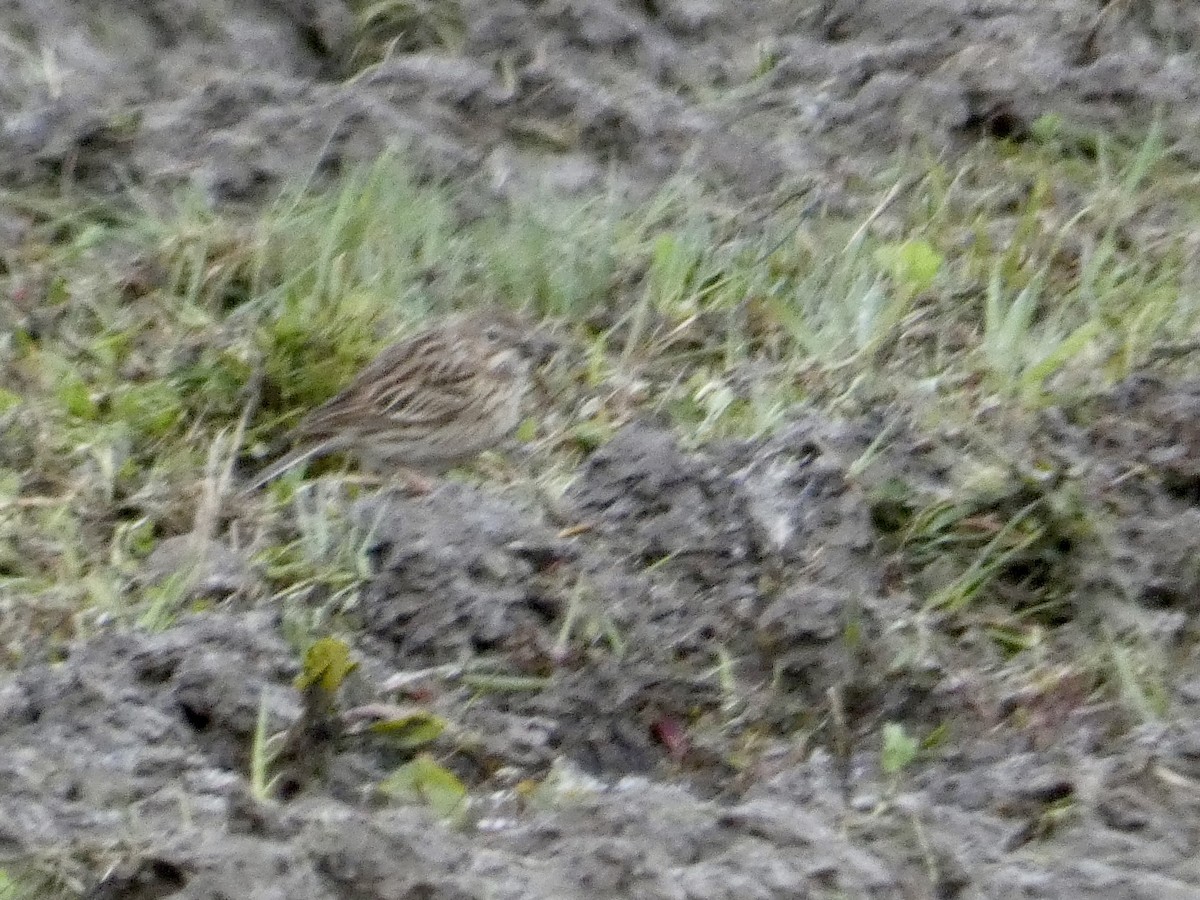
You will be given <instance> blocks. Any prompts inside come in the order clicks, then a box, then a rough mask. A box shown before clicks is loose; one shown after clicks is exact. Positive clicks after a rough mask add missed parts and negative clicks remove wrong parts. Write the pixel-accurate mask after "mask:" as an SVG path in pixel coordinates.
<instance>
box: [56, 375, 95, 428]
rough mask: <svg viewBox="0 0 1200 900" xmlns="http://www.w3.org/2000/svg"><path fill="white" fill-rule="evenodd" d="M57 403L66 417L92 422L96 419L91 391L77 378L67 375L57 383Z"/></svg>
mask: <svg viewBox="0 0 1200 900" xmlns="http://www.w3.org/2000/svg"><path fill="white" fill-rule="evenodd" d="M58 401H59V403H61V404H62V405H63V408H64V409H65V410H66V411H67V414H68V415H72V416H75V417H77V418H80V419H87V420H89V421H92V420H94V419H95V418H96V401H95V400H94V399H92V392H91V389H90V388H89V387H88V386H87V384H86V383H85V382H84V381H83V379H81V378H80V377H79V376H77V375H76V376H71V375H67V376H66V377H64V378H63V379H62V381H60V382H59V385H58Z"/></svg>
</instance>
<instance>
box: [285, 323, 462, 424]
mask: <svg viewBox="0 0 1200 900" xmlns="http://www.w3.org/2000/svg"><path fill="white" fill-rule="evenodd" d="M478 377H479V361H478V360H473V359H471V358H470V356H469V355H468V353H467V352H466V351H465V350H464V349H463V348H462V347H459V346H457V345H455V344H454V343H453V342H452V341H447V340H446V339H445V338H444V337H443V336H442V335H440V334H423V335H418V336H416V337H414V338H410V339H409V340H407V341H402V342H401V343H399V344H397V345H395V346H393V347H390V348H388V349H387V350H385V351H384V352H383V353H381V354H380V355H379V356H378V357H377V358H376V359H375V360H374V361H373V362H372V363H370V364H369V365H368V366H367V367H366V368H365V369H363V371H362V372H361V373H359V375H358V376H357V377H356V378H355V379H354V381H352V382H351V383H350V384H349V385H348V386H347V387H346V388H345V389H344V390H343V391H342V392H341V393H340V394H338V395H337V396H335V397H333V398H332V399H331V400H328V401H326V402H325V403H323V404H322V405H321V406H319V407H317V408H316V409H314V410H313V411H312V412H311V413H310V414H309V415H308V416H307V417H306V418H305V419H304V421H303V422H302V423H301V424H300V425H299V426H298V427H297V431H301V432H302V433H303V434H304V435H306V436H318V435H328V434H332V433H337V432H340V431H344V430H346V429H349V428H361V429H363V430H368V431H369V430H373V429H376V428H399V429H405V430H412V431H418V430H420V429H424V428H435V427H438V426H440V425H444V424H445V423H447V422H450V421H453V420H454V419H456V418H457V417H459V416H460V415H461V414H462V412H463V410H464V409H466V408H467V407H468V406H469V405H470V403H471V397H472V393H473V388H472V382H473V381H474V380H476V379H477V378H478Z"/></svg>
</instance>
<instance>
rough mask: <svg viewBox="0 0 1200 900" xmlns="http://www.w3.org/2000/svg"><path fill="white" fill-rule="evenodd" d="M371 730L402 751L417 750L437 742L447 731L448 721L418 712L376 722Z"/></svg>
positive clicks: (421, 711)
mask: <svg viewBox="0 0 1200 900" xmlns="http://www.w3.org/2000/svg"><path fill="white" fill-rule="evenodd" d="M370 730H371V731H372V732H373V733H375V734H378V735H381V736H383V737H386V738H387V740H388V743H390V744H392V745H393V746H396V747H399V748H400V749H402V750H416V749H417V748H418V747H423V746H425V745H426V744H429V743H432V742H433V741H435V740H437V739H438V737H439V736H440V735H441V733H442V732H443V731H445V730H446V720H445V719H443V718H441V717H440V716H435V715H434V714H433V713H430V712H426V711H425V710H416V711H414V712H412V713H410V714H408V715H406V716H400V717H398V718H395V719H386V720H384V721H382V722H376V723H374V724H373V725H371V728H370Z"/></svg>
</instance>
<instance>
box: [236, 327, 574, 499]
mask: <svg viewBox="0 0 1200 900" xmlns="http://www.w3.org/2000/svg"><path fill="white" fill-rule="evenodd" d="M553 348H554V344H553V342H551V341H549V340H548V339H547V338H546V336H544V335H542V334H540V333H539V332H538V331H536V330H535V329H534V328H532V327H531V325H530V324H529V323H527V322H525V321H523V320H522V319H520V318H519V317H517V316H515V315H513V314H511V313H508V312H505V311H497V310H492V311H487V312H476V313H470V314H464V315H459V316H455V317H453V318H450V319H448V320H446V321H444V322H442V323H440V324H438V325H435V326H434V327H431V328H429V329H428V330H426V331H422V332H421V333H419V334H416V335H413V336H412V337H409V338H407V339H405V340H402V341H400V342H399V343H397V344H393V345H392V346H391V347H388V348H387V349H386V350H384V351H383V352H382V353H380V354H379V356H377V357H376V358H375V360H374V361H372V362H371V363H369V364H368V365H367V366H366V367H365V368H364V369H363V370H362V371H361V372H359V374H358V375H357V376H356V377H355V378H354V380H353V381H351V382H350V384H349V385H347V386H346V388H344V389H343V390H342V391H341V393H339V394H337V395H336V396H335V397H333V398H332V399H330V400H327V401H326V402H325V403H323V404H321V405H320V406H318V407H317V408H316V409H314V410H313V411H312V412H310V413H309V414H308V415H307V416H305V417H304V419H303V420H301V422H300V423H299V424H298V425H296V427H295V428H294V429H293V430H292V433H291V435H290V437H291V440H292V444H293V446H294V448H295V449H293V450H292V452H291V453H289V454H288V455H287V456H285V457H283V458H282V459H280V460H279V461H278V462H276V463H275V464H274V465H272V466H269V467H268V468H267V469H265V470H264V471H263V472H261V473H260V474H259V475H258V477H257V478H255V479H254V481H253V482H252V483H251V484H250V485H249V486H248V487H247V488H245V490H253V489H255V488H257V487H259V486H261V485H263V484H266V483H267V482H268V481H270V480H271V479H273V478H276V477H278V476H279V475H282V474H283V473H284V472H286V471H287V470H289V469H291V468H293V467H295V466H297V465H300V464H301V463H303V462H306V461H308V460H311V459H316V458H317V457H321V456H326V455H328V454H330V453H339V452H347V453H350V454H352V455H354V456H356V457H357V458H358V459H359V461H360V463H361V464H362V465H363V466H364V467H365V468H367V469H370V470H372V471H375V472H381V473H387V472H400V473H402V474H404V475H405V476H406V477H407V478H408V479H409V482H410V486H413V487H424V488H425V489H428V487H427V484H426V483H425V480H424V479H422V478H421V477H420V475H421V474H434V473H438V472H442V471H445V470H446V469H449V468H451V467H453V466H454V465H456V464H458V463H462V462H466V461H467V460H469V459H472V458H474V457H475V456H477V455H478V454H479V453H481V452H482V451H484V450H486V449H488V448H490V447H493V446H495V445H496V444H498V443H499V442H500V441H502V440H503V439H504V438H505V437H507V436H508V435H509V434H510V433H511V432H512V431H513V429H515V428H516V427H517V425H518V424H519V423H520V421H521V405H522V400H523V398H524V396H525V394H526V392H527V390H528V388H529V381H530V378H529V372H530V363H531V362H535V361H536V362H544V361H545V359H546V358H547V357H548V356H549V354H550V352H552V350H553Z"/></svg>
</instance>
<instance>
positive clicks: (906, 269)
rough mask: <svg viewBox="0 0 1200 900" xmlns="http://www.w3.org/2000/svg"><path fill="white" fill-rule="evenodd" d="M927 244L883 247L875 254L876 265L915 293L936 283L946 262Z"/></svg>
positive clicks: (888, 245) (895, 244) (920, 242)
mask: <svg viewBox="0 0 1200 900" xmlns="http://www.w3.org/2000/svg"><path fill="white" fill-rule="evenodd" d="M944 261H945V260H944V257H943V256H942V254H940V253H938V252H937V250H935V249H934V248H933V245H932V244H930V243H929V242H928V241H903V242H901V243H893V244H884V245H883V246H882V247H880V248H879V249H878V250H876V251H875V262H876V263H877V264H878V265H879V266H880V268H882V269H883V270H884V271H885V272H887V274H888V275H890V276H891V277H892V280H894V281H895V282H896V283H897V284H898V285H900V286H901V287H903V288H904V289H906V290H908V291H911V292H912V293H914V294H919V293H920V292H921V291H923V290H925V289H926V288H928V287H929V286H930V285H932V284H933V280H934V279H935V278H936V277H937V275H938V272H940V271H941V270H942V264H943V262H944Z"/></svg>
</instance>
